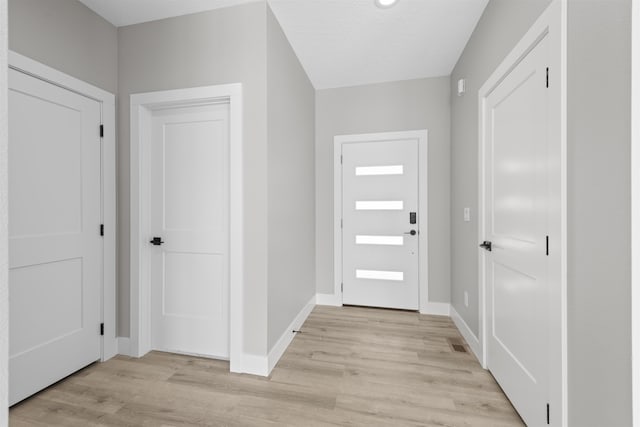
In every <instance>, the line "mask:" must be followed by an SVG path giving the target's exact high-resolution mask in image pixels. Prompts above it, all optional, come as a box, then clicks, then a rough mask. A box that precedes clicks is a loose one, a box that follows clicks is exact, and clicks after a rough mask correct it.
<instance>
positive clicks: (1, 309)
mask: <svg viewBox="0 0 640 427" xmlns="http://www.w3.org/2000/svg"><path fill="white" fill-rule="evenodd" d="M7 15H8V11H7V0H0V426H6V425H9V410H8V408H9V381H8V378H9V360H8V359H9V271H8V270H9V239H8V236H9V233H8V230H9V228H8V221H7V216H8V215H7V214H8V197H7V194H8V188H7V187H8V184H7V183H8V176H7V175H8V174H7V170H8V167H7V166H8V162H7V156H8V152H9V147H8V145H9V132H8V128H9V126H8V124H9V117H8V116H9V114H8V101H7V95H8V94H7V89H8V78H7V72H8V67H7V65H8V53H9V51H8V45H7V38H8V32H7V21H8V19H7Z"/></svg>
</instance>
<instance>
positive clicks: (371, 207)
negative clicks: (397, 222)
mask: <svg viewBox="0 0 640 427" xmlns="http://www.w3.org/2000/svg"><path fill="white" fill-rule="evenodd" d="M403 209H404V202H403V201H402V200H390V201H382V200H381V201H369V202H364V201H357V202H356V210H357V211H401V210H403Z"/></svg>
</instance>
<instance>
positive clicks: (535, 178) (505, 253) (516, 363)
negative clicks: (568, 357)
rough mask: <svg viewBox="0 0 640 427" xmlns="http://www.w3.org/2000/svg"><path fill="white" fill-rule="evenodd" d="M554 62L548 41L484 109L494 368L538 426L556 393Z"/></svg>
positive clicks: (489, 309)
mask: <svg viewBox="0 0 640 427" xmlns="http://www.w3.org/2000/svg"><path fill="white" fill-rule="evenodd" d="M548 57H549V55H548V48H547V40H546V39H543V40H542V41H541V42H540V43H539V44H538V45H537V46H536V47H535V48H534V49H533V50H532V51H531V52H529V53H528V54H527V56H526V57H525V58H524V59H523V60H522V61H521V62H520V63H519V64H518V65H517V66H516V67H515V68H514V69H513V70H512V71H511V72H510V73H509V75H507V77H506V78H505V79H504V80H503V81H502V82H501V83H500V84H499V85H498V86H497V87H496V89H494V91H493V92H492V93H491V95H490V96H489V97H488V98H487V100H486V106H485V108H486V111H485V129H486V136H485V138H486V141H487V147H486V150H485V151H486V153H485V159H484V162H485V170H486V176H485V183H486V187H485V197H486V212H485V218H486V223H485V229H486V233H487V239H488V241H490V242H491V247H490V249H491V250H490V251H487V252H486V257H485V263H486V266H485V271H486V287H487V313H488V319H487V320H488V329H487V350H488V354H487V356H488V359H487V364H488V367H489V370H491V372H492V373H493V375H494V376H495V378H496V380H497V381H498V383H500V386H501V387H502V389H503V390H504V392H505V393H506V394H507V396H508V397H509V399H510V400H511V402H512V403H513V405H514V407H515V408H516V409H517V411H518V412H519V413H520V415H521V416H522V419H523V420H524V421H525V423H527V425H531V426H539V425H546V423H547V410H546V407H547V402H548V394H549V392H548V388H547V387H548V384H549V378H548V375H549V367H548V366H549V364H548V359H549V348H550V347H549V325H550V321H549V301H550V299H549V295H550V288H549V280H548V276H547V275H548V270H547V260H548V257H547V248H546V244H547V242H546V236H547V235H548V233H549V231H548V224H547V218H548V217H549V197H548V194H549V189H548V182H549V178H548V177H549V175H548V174H549V172H548V170H549V168H548V164H549V157H548V152H547V146H548V102H547V96H548V95H547V93H548V89H547V86H546V67H547V64H548ZM487 249H489V248H487Z"/></svg>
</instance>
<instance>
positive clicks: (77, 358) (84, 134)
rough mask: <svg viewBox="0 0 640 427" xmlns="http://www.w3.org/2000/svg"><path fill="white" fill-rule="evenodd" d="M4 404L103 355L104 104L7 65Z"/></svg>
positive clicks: (18, 399) (16, 400)
mask: <svg viewBox="0 0 640 427" xmlns="http://www.w3.org/2000/svg"><path fill="white" fill-rule="evenodd" d="M9 87H10V91H9V123H10V126H9V129H10V130H9V156H10V158H11V162H10V164H9V218H10V221H9V260H10V264H9V267H10V272H9V286H10V296H11V298H10V308H9V315H10V322H9V325H10V332H9V336H10V339H9V342H10V344H9V347H10V348H9V350H10V357H9V365H10V386H9V390H10V404H14V403H16V402H19V401H20V400H22V399H24V398H26V397H28V396H30V395H31V394H33V393H35V392H37V391H39V390H41V389H43V388H45V387H47V386H49V385H50V384H52V383H54V382H56V381H58V380H60V379H62V378H64V377H65V376H67V375H69V374H71V373H73V372H75V371H77V370H78V369H80V368H82V367H84V366H86V365H88V364H90V363H92V362H94V361H96V360H98V359H100V355H101V348H100V345H101V340H100V323H101V313H100V311H101V307H100V305H101V295H100V294H101V291H102V277H101V275H102V238H101V236H100V233H99V229H100V228H99V227H100V224H101V217H102V214H101V176H100V175H101V174H100V169H101V141H100V133H99V129H100V124H101V111H100V110H101V108H100V107H101V106H100V104H99V103H98V102H97V101H95V100H92V99H90V98H87V97H84V96H82V95H79V94H76V93H74V92H71V91H69V90H66V89H63V88H60V87H58V86H55V85H53V84H50V83H48V82H44V81H42V80H40V79H37V78H34V77H32V76H29V75H27V74H24V73H22V72H20V71H16V70H10V72H9Z"/></svg>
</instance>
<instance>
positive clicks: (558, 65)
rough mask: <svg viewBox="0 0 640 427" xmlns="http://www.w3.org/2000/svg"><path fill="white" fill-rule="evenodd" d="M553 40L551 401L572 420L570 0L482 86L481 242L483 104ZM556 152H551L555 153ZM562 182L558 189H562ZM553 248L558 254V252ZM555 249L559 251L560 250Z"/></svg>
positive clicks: (481, 230)
mask: <svg viewBox="0 0 640 427" xmlns="http://www.w3.org/2000/svg"><path fill="white" fill-rule="evenodd" d="M545 36H546V37H548V40H549V61H550V63H549V67H550V72H551V83H550V86H549V89H548V90H549V92H548V93H549V98H548V99H549V113H548V117H549V136H550V141H551V143H550V149H551V150H555V151H556V153H557V158H558V161H557V163H552V164H551V165H550V170H553V171H554V173H552V174H551V176H552V177H554V178H555V180H556V181H555V182H553V183H552V185H550V189H551V192H552V194H551V198H552V203H554V206H553V207H552V208H551V209H550V210H551V211H554V209H555V211H554V212H555V215H553V214H552V213H550V215H549V220H548V223H549V235H550V236H551V256H550V257H549V263H548V265H549V280H550V281H552V283H551V286H550V288H551V291H552V292H554V294H553V295H552V298H551V299H550V301H551V302H552V303H553V304H555V305H553V306H550V313H549V316H550V318H549V321H550V323H551V324H553V325H555V326H554V327H551V328H550V331H549V333H550V337H549V340H550V342H551V345H550V352H552V353H550V355H549V403H550V404H551V406H552V407H553V408H558V410H554V411H552V412H551V417H552V418H551V423H552V425H562V426H564V425H567V423H568V394H567V393H568V378H567V93H566V92H567V1H566V0H554V1H553V2H552V3H551V4H550V5H549V6H548V7H547V9H546V10H545V11H544V12H543V13H542V14H541V16H540V17H539V18H538V20H537V21H536V22H535V23H534V24H533V26H532V27H531V28H530V29H529V31H528V32H527V33H526V34H525V36H524V37H523V38H522V39H521V40H520V41H519V42H518V44H517V45H516V47H515V48H514V49H513V50H512V51H511V52H510V53H509V55H508V56H507V57H506V58H505V59H504V61H503V62H502V63H501V64H500V65H499V66H498V67H497V69H496V70H495V71H494V72H493V73H492V74H491V76H490V77H489V79H488V80H487V81H486V83H485V84H484V85H483V86H482V87H481V89H480V90H479V91H478V107H479V108H478V123H479V126H478V131H479V137H478V141H479V150H478V164H479V168H478V173H479V176H478V178H479V179H478V194H479V197H478V199H479V209H478V241H479V242H481V241H483V240H485V218H484V211H485V201H484V199H485V194H484V185H485V184H484V176H485V169H484V157H485V156H484V128H483V127H484V105H485V100H486V98H487V96H489V94H490V93H491V92H492V91H493V89H494V88H495V87H496V86H497V85H498V84H499V83H500V81H501V80H502V79H503V78H504V77H505V76H506V75H507V74H508V73H509V72H510V71H511V70H512V69H513V68H514V67H515V66H516V65H517V64H518V63H519V62H520V60H521V59H522V58H524V56H526V54H527V53H528V52H529V51H530V50H531V49H533V47H534V46H535V45H536V44H537V43H538V41H540V40H541V39H542V38H543V37H545ZM552 157H553V155H552ZM558 187H559V188H558ZM554 251H555V254H554ZM485 254H486V252H485V251H483V250H478V273H479V278H478V283H479V295H480V310H479V318H480V319H479V321H480V355H481V358H480V361H481V363H482V366H483V367H484V368H485V369H486V368H487V346H486V340H487V338H486V337H487V325H486V323H487V322H486V318H487V317H486V316H487V313H486V298H487V295H486V292H485V287H486V285H485V261H484V259H485ZM556 254H557V255H556Z"/></svg>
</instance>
